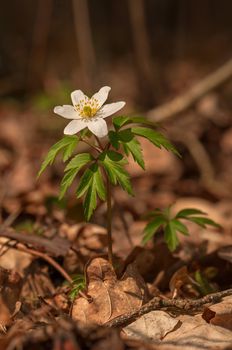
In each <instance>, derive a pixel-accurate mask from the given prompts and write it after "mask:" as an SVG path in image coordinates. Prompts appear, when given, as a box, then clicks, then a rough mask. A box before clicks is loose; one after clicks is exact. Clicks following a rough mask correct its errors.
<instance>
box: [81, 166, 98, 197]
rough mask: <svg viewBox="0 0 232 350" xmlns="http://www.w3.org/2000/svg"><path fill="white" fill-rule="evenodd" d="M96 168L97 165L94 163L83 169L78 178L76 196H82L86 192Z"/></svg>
mask: <svg viewBox="0 0 232 350" xmlns="http://www.w3.org/2000/svg"><path fill="white" fill-rule="evenodd" d="M97 169H98V165H97V164H96V163H95V164H93V165H91V166H90V167H89V168H88V169H86V170H85V172H84V174H83V175H82V177H81V179H80V182H79V186H78V188H77V191H76V195H77V198H80V197H82V196H83V195H84V194H85V193H86V191H87V190H88V188H89V186H90V185H91V181H92V178H93V176H94V173H95V172H96V171H97Z"/></svg>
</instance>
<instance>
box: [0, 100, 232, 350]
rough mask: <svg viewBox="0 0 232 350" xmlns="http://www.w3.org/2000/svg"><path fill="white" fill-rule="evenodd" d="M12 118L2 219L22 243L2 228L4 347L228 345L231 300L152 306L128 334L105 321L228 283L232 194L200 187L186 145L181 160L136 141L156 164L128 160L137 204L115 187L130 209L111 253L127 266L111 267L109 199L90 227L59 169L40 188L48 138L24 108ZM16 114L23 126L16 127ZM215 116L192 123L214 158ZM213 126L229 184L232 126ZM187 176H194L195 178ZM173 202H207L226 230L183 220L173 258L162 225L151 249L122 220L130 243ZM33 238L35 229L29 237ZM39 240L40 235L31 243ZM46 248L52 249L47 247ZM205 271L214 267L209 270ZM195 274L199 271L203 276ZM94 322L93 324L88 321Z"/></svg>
mask: <svg viewBox="0 0 232 350" xmlns="http://www.w3.org/2000/svg"><path fill="white" fill-rule="evenodd" d="M204 103H205V102H204ZM199 106H200V105H199ZM199 106H198V107H197V108H201V112H202V108H203V107H202V105H201V106H200V107H199ZM205 108H206V107H204V111H203V112H204V113H206V112H205ZM207 108H208V107H207ZM210 108H211V107H210ZM217 108H218V107H217ZM203 112H202V113H203ZM28 113H29V114H30V112H28ZM207 113H208V112H207ZM210 113H211V112H210ZM5 114H6V116H7V109H5V110H4V118H0V126H1V127H0V147H1V156H0V171H1V179H2V181H1V185H0V198H1V224H4V222H5V221H6V220H7V218H8V217H9V216H11V215H12V214H15V213H16V212H17V213H18V217H17V218H16V219H15V221H14V222H13V223H12V224H11V225H10V226H11V227H10V229H11V230H12V231H11V232H14V233H18V234H19V235H18V236H17V239H16V238H13V237H8V238H5V237H4V232H5V234H6V232H7V231H8V228H7V230H5V231H4V232H1V235H2V236H3V237H4V238H3V237H2V238H1V250H0V266H1V271H0V272H1V273H0V279H1V288H0V322H1V336H0V349H14V348H17V347H18V348H19V347H21V348H23V349H31V348H32V347H34V348H35V349H36V348H38V349H39V348H46V347H48V348H51V349H55V350H56V349H59V348H62V347H64V348H70V349H81V348H83V347H85V348H87V349H94V348H97V347H100V346H101V347H102V348H103V349H109V348H112V349H116V348H117V349H118V347H119V346H120V347H121V348H126V349H130V348H132V347H133V348H141V346H143V347H144V349H149V348H154V349H159V348H160V349H167V350H168V349H178V348H185V349H188V348H189V349H195V348H196V349H199V348H204V349H215V348H218V349H229V348H230V347H231V344H232V339H231V334H232V333H231V330H232V329H231V327H232V326H231V324H232V321H231V319H232V317H231V315H232V311H231V297H230V296H227V297H224V298H223V299H222V300H218V301H217V302H215V303H214V304H213V305H212V304H210V303H208V304H206V305H205V306H204V307H201V308H200V309H199V310H194V311H193V312H190V311H188V312H187V311H186V312H185V311H183V310H179V309H177V308H175V307H173V308H171V309H170V308H167V309H163V310H153V311H152V312H150V313H146V314H145V315H142V316H140V317H138V318H137V320H136V321H135V322H136V324H133V321H131V322H130V324H129V325H127V326H125V327H124V329H123V331H121V328H122V327H119V329H117V328H108V327H104V324H105V325H107V322H109V321H113V320H114V319H116V318H117V317H118V316H120V315H121V316H123V315H126V314H128V313H130V312H133V311H135V310H138V311H139V310H140V309H141V308H142V307H144V305H146V304H147V302H148V301H149V300H150V299H152V298H153V297H154V296H157V297H159V298H164V299H165V298H168V299H169V298H171V297H172V296H174V297H176V298H177V299H176V300H179V298H181V299H183V300H188V299H191V300H192V299H193V300H198V299H199V298H201V297H202V296H203V295H204V294H203V293H204V292H203V291H204V290H205V288H206V285H208V286H209V285H210V286H211V288H212V290H211V292H213V293H214V292H217V291H220V290H224V289H228V288H230V287H231V285H232V278H231V275H232V264H231V261H232V258H231V255H232V254H231V246H232V240H231V217H232V212H231V198H230V197H228V196H227V197H224V194H223V193H222V194H221V195H220V193H219V194H218V193H217V194H215V193H213V192H211V191H210V189H206V188H205V187H204V183H202V182H201V183H199V181H198V180H197V179H198V178H197V176H196V174H197V173H198V171H199V172H200V171H201V169H197V166H196V164H195V165H194V160H193V159H192V158H191V157H188V156H187V155H186V153H187V152H186V148H185V147H186V146H185V145H182V148H183V151H184V152H182V153H183V161H184V165H183V164H182V162H180V161H179V160H178V159H176V158H174V157H173V156H172V155H171V154H170V153H168V152H160V151H159V150H157V156H155V155H154V152H155V151H154V148H152V150H153V151H152V152H151V149H150V148H149V147H150V144H149V143H148V142H147V141H144V140H140V142H141V144H142V147H143V149H144V152H145V154H146V157H145V158H146V159H148V161H147V172H146V173H145V175H144V174H143V173H142V172H141V171H142V170H140V168H139V167H138V166H137V165H135V164H134V163H133V164H132V162H130V164H129V165H128V169H130V170H129V172H130V173H132V174H133V183H134V188H136V192H137V193H136V203H135V202H134V200H133V201H132V199H130V198H129V199H128V198H126V197H125V196H124V195H123V194H122V192H120V191H115V198H116V199H115V206H117V204H116V203H119V202H120V203H121V204H122V210H123V214H124V216H125V220H126V222H124V224H123V225H124V226H122V223H121V219H120V216H119V215H118V217H117V218H116V222H115V227H114V236H115V244H116V247H115V251H116V252H117V264H118V265H119V268H118V270H117V271H116V272H117V274H115V272H114V271H112V269H110V268H109V266H108V265H107V261H106V260H105V259H104V258H103V257H102V256H103V255H104V254H105V252H106V250H105V248H106V235H105V229H104V228H102V226H104V222H105V216H104V215H105V214H104V213H105V211H104V206H102V207H99V209H98V211H97V213H96V215H95V217H94V222H95V223H97V224H99V226H98V225H92V224H88V225H85V224H83V212H82V211H81V206H79V207H78V206H75V205H74V204H73V201H72V198H70V197H68V198H69V199H68V201H67V203H66V204H65V205H64V206H63V207H62V205H60V204H59V203H58V201H57V198H56V197H57V195H58V191H57V188H58V182H59V180H60V178H61V169H60V167H59V166H57V165H55V166H54V167H53V168H52V169H50V171H49V173H48V174H46V175H45V176H44V177H43V178H42V179H41V182H40V183H38V182H37V183H36V182H35V181H34V179H35V177H36V172H37V170H38V168H39V159H41V158H42V156H41V152H44V153H45V151H46V149H47V148H48V145H49V144H50V143H51V142H50V140H49V142H47V141H45V142H44V139H46V137H45V138H44V135H41V134H39V133H38V132H37V127H38V126H36V125H34V124H31V125H30V124H29V123H26V122H25V120H27V119H25V118H31V116H30V115H27V116H26V115H25V114H24V115H23V114H22V115H20V112H19V111H16V110H15V111H13V113H12V110H11V111H10V112H9V114H10V115H8V116H7V117H5ZM14 114H15V117H14ZM211 114H212V113H211ZM207 118H208V117H207ZM210 118H211V117H210ZM190 119H191V120H192V117H191V116H189V120H190ZM19 120H20V121H23V122H22V123H19V122H18V121H19ZM191 120H190V121H191ZM210 120H211V119H209V118H208V119H205V120H204V122H202V125H200V126H199V127H197V128H195V129H196V130H195V129H194V128H193V130H195V131H194V132H195V133H196V135H197V136H200V137H204V138H205V140H206V142H208V143H207V149H208V150H209V152H210V153H211V154H212V155H213V156H214V155H215V152H214V147H213V144H212V141H211V140H210V135H209V131H208V129H207V128H208V126H207V125H209V123H211V121H210ZM176 123H177V124H178V123H179V124H181V122H178V121H176ZM191 123H192V124H191V125H193V124H194V123H193V122H191ZM199 123H201V122H199ZM225 123H226V121H225ZM171 128H172V129H173V130H172V133H173V139H175V128H176V129H177V128H178V127H177V125H172V126H171ZM216 128H217V131H218V133H217V135H218V140H216V141H215V140H214V142H218V144H219V146H220V151H221V154H220V157H219V156H217V155H215V157H214V160H215V163H214V166H215V172H216V173H217V174H218V176H217V177H218V179H219V181H224V183H225V184H228V183H230V168H231V165H230V156H231V150H230V139H229V137H230V133H229V132H230V131H231V130H225V125H224V126H223V127H221V126H220V125H219V124H218V125H217V126H216ZM199 130H200V131H199ZM40 132H41V131H40ZM43 132H44V131H43ZM26 135H27V136H26ZM41 136H42V138H43V142H42V141H41V140H42V139H41ZM176 138H177V139H178V135H176ZM32 141H33V142H32ZM178 142H179V141H178ZM46 143H47V145H46ZM41 144H42V145H43V146H42V147H41ZM83 152H85V150H84V149H83ZM159 153H160V156H159ZM15 160H17V161H15ZM191 172H192V173H193V174H195V177H194V176H193V177H191V176H188V173H191ZM174 201H176V203H175V207H174V208H175V210H176V212H178V211H179V210H181V209H183V208H186V207H196V208H199V209H200V210H202V211H204V212H207V213H208V214H209V217H210V218H212V219H213V220H215V221H216V222H219V223H220V224H221V225H222V226H223V228H224V231H223V232H219V231H217V230H211V229H207V230H205V229H201V228H196V227H195V226H193V225H191V223H186V225H187V226H188V229H189V232H190V236H189V237H187V238H186V237H185V236H181V237H180V243H181V246H180V247H179V248H178V249H177V251H175V252H174V254H170V252H169V251H168V250H167V249H166V247H165V244H164V242H163V237H162V232H158V233H157V236H156V237H155V238H154V241H153V242H149V243H148V244H147V246H146V247H142V246H139V249H138V250H135V251H134V252H132V248H131V246H130V245H129V244H128V240H127V238H126V237H125V234H124V231H123V230H124V229H125V224H126V225H127V227H128V232H130V235H131V240H132V242H134V244H136V245H140V243H141V238H142V231H143V228H144V226H145V224H146V222H145V221H143V219H142V220H141V215H142V214H144V213H146V212H149V211H151V210H154V208H155V207H161V208H164V207H167V206H168V205H169V204H170V203H171V202H174ZM115 209H117V208H115ZM73 213H74V214H73ZM76 219H77V220H78V222H77V221H76ZM29 222H31V223H32V225H31V226H30V225H29V224H28V223H29ZM122 227H124V228H122ZM25 235H26V236H28V240H26V241H25ZM33 237H35V240H33V239H32V240H31V238H33ZM40 238H42V240H41V239H40ZM55 238H58V240H59V239H63V241H60V242H63V243H59V244H58V243H56V242H58V241H56V240H55ZM44 239H45V240H47V241H44ZM48 241H49V242H50V243H48ZM46 242H47V243H48V244H46ZM19 243H20V244H22V245H23V246H24V247H26V248H29V249H34V250H36V251H39V252H40V253H41V252H42V254H45V255H47V256H49V257H51V258H53V259H55V261H57V262H58V264H59V265H60V266H61V267H62V268H63V269H65V270H66V271H68V272H69V274H70V276H71V278H72V279H73V280H74V279H75V275H77V274H83V271H84V273H85V276H86V286H85V287H84V289H82V292H83V295H80V294H79V295H77V296H76V298H75V299H74V301H72V300H70V298H69V295H70V291H71V290H72V287H73V286H72V285H71V284H70V283H68V282H67V283H64V278H63V277H62V275H61V274H60V273H59V272H58V271H57V270H56V269H55V268H54V267H53V266H52V265H50V264H49V263H48V262H47V261H46V260H43V259H42V258H40V257H35V256H33V257H32V256H31V255H30V254H27V253H24V252H22V251H19V250H18V249H17V244H19ZM49 245H51V246H52V247H53V248H52V249H49ZM56 247H57V249H56ZM124 247H126V248H124ZM54 250H55V251H56V252H57V254H54ZM102 254H103V255H102ZM3 268H5V269H3ZM207 271H211V272H212V271H214V273H213V274H211V276H210V274H209V273H208V272H207ZM197 274H198V277H199V274H200V276H201V278H196V275H197ZM207 288H208V287H207ZM89 294H90V296H91V297H92V302H91V303H90V302H89V301H88V295H89ZM85 296H86V297H87V299H86V298H85ZM174 300H175V299H174ZM96 310H98V312H96ZM86 320H87V321H88V322H87V323H86ZM81 321H85V322H84V323H82V322H81ZM91 323H95V325H91V326H90V324H91ZM99 325H101V326H99ZM127 327H129V328H130V332H131V333H129V331H127V330H126V329H128V328H127ZM133 327H134V330H133ZM153 330H154V332H153ZM127 332H128V333H127ZM133 332H134V333H133ZM152 332H153V333H152ZM135 333H136V334H135ZM138 334H139V336H140V338H139V336H138ZM141 334H142V335H141ZM134 339H135V340H134ZM116 344H117V345H116ZM141 344H143V345H141Z"/></svg>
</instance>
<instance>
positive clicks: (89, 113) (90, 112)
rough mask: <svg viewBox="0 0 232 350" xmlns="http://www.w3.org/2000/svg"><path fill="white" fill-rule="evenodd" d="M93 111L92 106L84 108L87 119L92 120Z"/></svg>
mask: <svg viewBox="0 0 232 350" xmlns="http://www.w3.org/2000/svg"><path fill="white" fill-rule="evenodd" d="M92 113H93V110H92V108H91V107H90V106H84V108H83V114H84V116H85V117H87V118H90V117H92Z"/></svg>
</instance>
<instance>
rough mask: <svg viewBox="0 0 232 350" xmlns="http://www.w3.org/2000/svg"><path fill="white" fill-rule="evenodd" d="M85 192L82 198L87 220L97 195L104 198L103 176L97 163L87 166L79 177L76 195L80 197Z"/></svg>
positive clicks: (94, 205) (95, 204) (94, 207)
mask: <svg viewBox="0 0 232 350" xmlns="http://www.w3.org/2000/svg"><path fill="white" fill-rule="evenodd" d="M85 193H86V196H85V199H84V203H83V206H84V214H85V217H86V220H89V219H90V218H91V216H92V214H93V211H94V210H95V209H96V207H97V195H98V196H99V198H100V199H102V200H105V198H106V190H105V186H104V182H103V177H102V174H101V171H100V168H99V166H98V164H96V163H95V164H93V165H92V166H90V168H88V169H87V170H86V171H85V173H84V174H83V176H82V177H81V180H80V183H79V186H78V189H77V197H78V198H79V197H81V196H83V195H84V194H85Z"/></svg>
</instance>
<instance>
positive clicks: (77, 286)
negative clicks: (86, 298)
mask: <svg viewBox="0 0 232 350" xmlns="http://www.w3.org/2000/svg"><path fill="white" fill-rule="evenodd" d="M85 287H86V280H85V276H84V275H81V274H77V275H75V276H74V277H73V284H72V289H71V290H70V292H69V294H68V296H69V299H70V300H71V301H73V300H75V298H76V297H77V295H78V293H79V292H80V291H82V290H83V289H85Z"/></svg>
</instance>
